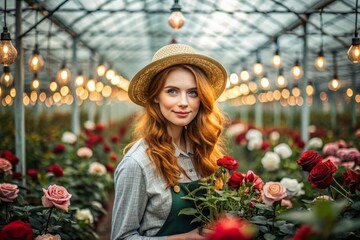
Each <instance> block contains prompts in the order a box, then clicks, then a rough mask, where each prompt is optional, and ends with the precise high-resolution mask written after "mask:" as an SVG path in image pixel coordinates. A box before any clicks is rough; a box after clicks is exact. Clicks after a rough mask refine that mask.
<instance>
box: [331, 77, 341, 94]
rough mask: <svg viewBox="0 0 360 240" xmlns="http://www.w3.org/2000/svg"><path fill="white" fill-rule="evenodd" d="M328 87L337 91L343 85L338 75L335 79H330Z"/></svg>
mask: <svg viewBox="0 0 360 240" xmlns="http://www.w3.org/2000/svg"><path fill="white" fill-rule="evenodd" d="M328 87H329V89H330V90H332V91H337V90H339V88H340V87H341V81H340V80H339V79H338V78H337V76H334V77H333V79H331V80H330V82H329V85H328Z"/></svg>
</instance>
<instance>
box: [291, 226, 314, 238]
mask: <svg viewBox="0 0 360 240" xmlns="http://www.w3.org/2000/svg"><path fill="white" fill-rule="evenodd" d="M317 233H318V231H316V230H315V229H313V228H312V227H311V226H307V225H304V226H301V228H299V229H298V230H297V231H296V233H295V235H294V237H293V238H292V239H291V240H304V239H309V237H311V236H313V237H314V236H316V235H317Z"/></svg>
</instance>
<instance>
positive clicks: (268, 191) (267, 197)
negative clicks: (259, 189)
mask: <svg viewBox="0 0 360 240" xmlns="http://www.w3.org/2000/svg"><path fill="white" fill-rule="evenodd" d="M285 197H286V188H284V186H283V185H281V183H279V182H267V183H266V184H265V185H264V187H263V193H262V199H263V201H264V203H265V205H267V206H271V205H272V204H273V203H274V202H277V201H280V200H282V199H283V198H285Z"/></svg>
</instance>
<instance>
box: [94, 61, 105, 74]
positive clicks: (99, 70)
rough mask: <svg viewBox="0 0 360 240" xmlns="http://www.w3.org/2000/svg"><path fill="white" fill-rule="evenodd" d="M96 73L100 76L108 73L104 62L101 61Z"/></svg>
mask: <svg viewBox="0 0 360 240" xmlns="http://www.w3.org/2000/svg"><path fill="white" fill-rule="evenodd" d="M96 73H97V75H98V76H99V77H103V76H105V73H106V66H105V64H104V63H100V64H99V65H98V66H97V67H96Z"/></svg>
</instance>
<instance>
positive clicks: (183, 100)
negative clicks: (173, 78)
mask: <svg viewBox="0 0 360 240" xmlns="http://www.w3.org/2000/svg"><path fill="white" fill-rule="evenodd" d="M178 105H179V106H180V107H187V106H188V99H187V94H186V93H181V94H180V95H179V103H178Z"/></svg>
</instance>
